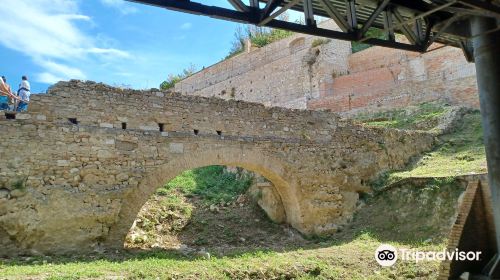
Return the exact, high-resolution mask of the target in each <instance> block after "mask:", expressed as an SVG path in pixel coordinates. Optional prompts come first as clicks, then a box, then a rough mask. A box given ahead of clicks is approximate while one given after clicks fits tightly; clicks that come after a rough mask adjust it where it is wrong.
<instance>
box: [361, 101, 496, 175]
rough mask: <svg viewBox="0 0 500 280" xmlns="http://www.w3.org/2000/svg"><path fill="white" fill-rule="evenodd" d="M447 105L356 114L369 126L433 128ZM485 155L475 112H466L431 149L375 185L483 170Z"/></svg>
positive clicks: (425, 105) (479, 125)
mask: <svg viewBox="0 0 500 280" xmlns="http://www.w3.org/2000/svg"><path fill="white" fill-rule="evenodd" d="M450 109H451V107H450V106H447V105H443V104H439V103H424V104H421V105H419V106H414V107H409V108H406V109H402V110H393V111H389V112H381V113H376V114H366V115H360V116H358V117H357V119H358V120H360V121H362V122H364V123H365V124H367V125H369V126H377V127H386V128H398V129H419V130H425V131H433V130H434V128H435V126H436V125H437V124H438V122H439V118H441V117H442V116H443V115H444V114H446V113H447V112H448V111H449V110H450ZM486 172H487V170H486V155H485V151H484V144H483V130H482V127H481V115H480V113H479V111H473V112H470V113H467V114H466V115H465V116H464V117H463V119H462V121H461V122H460V123H459V125H458V126H457V127H456V128H455V129H454V131H452V132H450V133H448V134H445V135H441V136H439V141H438V144H437V145H436V147H435V148H434V150H432V151H431V152H428V153H425V154H424V155H422V156H421V157H420V158H418V159H417V160H416V161H415V162H414V163H413V164H411V165H410V166H408V167H407V168H406V169H405V170H402V171H396V172H391V173H390V174H386V175H385V176H382V177H381V178H380V180H378V181H379V182H374V184H375V185H383V184H387V183H390V182H392V181H397V180H398V179H401V178H407V177H449V176H458V175H467V174H477V173H486Z"/></svg>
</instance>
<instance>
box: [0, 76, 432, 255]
mask: <svg viewBox="0 0 500 280" xmlns="http://www.w3.org/2000/svg"><path fill="white" fill-rule="evenodd" d="M13 117H14V116H13V115H12V114H10V113H5V115H2V116H1V117H0V158H1V159H2V160H1V161H0V248H1V250H0V254H2V255H12V254H24V253H28V254H29V253H31V254H33V253H37V252H42V253H67V252H84V251H91V250H95V249H100V248H101V249H102V248H121V247H122V246H123V241H124V238H125V236H126V234H127V232H128V230H129V229H130V227H131V225H132V223H133V221H134V219H135V217H136V215H137V213H138V212H139V210H140V208H141V207H142V205H144V203H145V202H146V201H147V200H148V198H149V197H150V196H151V194H152V193H153V192H154V191H155V190H156V189H157V188H158V187H160V186H162V185H163V184H165V183H166V182H168V181H169V180H171V179H173V178H174V177H175V176H177V175H178V174H180V173H181V172H182V171H185V170H189V169H193V168H197V167H202V166H207V165H228V166H238V167H242V168H245V169H248V170H250V171H253V172H256V173H258V174H260V175H262V176H264V177H265V178H266V179H268V180H269V181H270V182H271V183H272V184H273V186H274V187H275V189H276V193H277V194H276V195H279V199H281V201H282V203H283V208H284V212H285V213H284V215H285V216H286V218H285V221H286V222H287V223H289V224H291V225H292V226H293V227H295V228H297V229H298V230H300V231H301V232H303V233H306V234H312V233H318V234H321V233H325V232H332V231H335V230H336V228H337V227H338V225H342V224H345V223H348V222H349V220H350V219H351V218H352V214H353V212H354V209H355V208H356V202H357V200H358V193H360V192H365V191H368V190H369V188H368V182H369V181H370V180H371V179H373V178H374V177H375V176H376V175H377V174H379V173H380V172H383V171H385V170H389V169H396V168H401V167H402V166H403V165H404V164H405V163H407V162H408V160H409V159H410V158H411V157H412V156H414V155H417V154H419V153H421V152H422V151H424V150H428V149H430V148H431V146H432V144H433V141H434V136H433V135H431V134H427V133H424V132H415V131H413V132H412V131H401V130H387V129H381V128H368V127H364V126H362V125H360V124H357V123H354V122H352V121H349V120H342V119H340V118H339V117H338V116H337V115H336V114H333V113H330V112H324V111H306V110H290V109H283V108H266V107H264V106H263V105H261V104H254V103H247V102H242V101H225V100H222V99H219V98H204V97H195V96H185V95H180V94H173V93H167V92H160V91H154V90H152V91H132V90H121V89H117V88H112V87H108V86H105V85H102V84H95V83H91V82H87V83H83V82H79V81H72V82H61V83H58V84H56V85H55V86H54V87H53V88H51V89H50V90H49V93H48V94H46V95H34V96H33V97H32V101H31V103H30V108H29V111H28V112H26V113H18V114H17V115H15V119H13Z"/></svg>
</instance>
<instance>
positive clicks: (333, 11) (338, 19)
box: [319, 0, 352, 32]
mask: <svg viewBox="0 0 500 280" xmlns="http://www.w3.org/2000/svg"><path fill="white" fill-rule="evenodd" d="M319 2H320V4H321V5H322V6H323V8H324V9H325V12H326V13H327V14H328V15H329V16H330V17H331V18H332V19H333V20H334V21H335V23H336V24H337V25H338V26H339V28H340V29H341V30H342V31H344V32H348V31H352V29H351V27H350V26H349V24H348V23H347V21H346V20H345V17H344V16H343V15H342V14H341V13H340V12H339V11H338V10H337V8H335V6H334V5H333V4H332V3H331V2H330V1H329V0H319Z"/></svg>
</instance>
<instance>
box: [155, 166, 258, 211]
mask: <svg viewBox="0 0 500 280" xmlns="http://www.w3.org/2000/svg"><path fill="white" fill-rule="evenodd" d="M251 183H252V176H251V175H248V174H245V173H242V172H227V171H226V170H225V167H224V166H219V165H213V166H207V167H202V168H197V169H193V170H188V171H185V172H183V173H182V174H180V175H179V176H177V177H175V178H174V179H173V180H172V181H170V182H168V183H167V184H166V185H165V186H164V187H162V188H160V189H159V190H158V191H157V193H158V194H161V195H170V194H171V193H172V192H173V191H174V190H175V189H179V190H180V191H181V192H182V193H183V194H184V195H187V196H190V195H191V196H192V195H197V196H199V197H200V198H202V199H203V200H205V201H206V202H207V203H218V202H229V201H232V200H233V199H235V198H236V196H238V195H240V194H242V193H244V192H245V191H246V190H247V189H248V188H249V187H250V185H251Z"/></svg>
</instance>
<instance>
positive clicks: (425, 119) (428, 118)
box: [357, 103, 451, 129]
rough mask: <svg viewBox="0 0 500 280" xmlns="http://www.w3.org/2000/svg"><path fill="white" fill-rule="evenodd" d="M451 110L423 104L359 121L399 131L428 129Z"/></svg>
mask: <svg viewBox="0 0 500 280" xmlns="http://www.w3.org/2000/svg"><path fill="white" fill-rule="evenodd" d="M449 108H451V107H450V106H447V105H443V104H439V103H423V104H421V105H419V106H415V107H410V108H407V109H401V110H392V111H387V112H380V113H375V114H365V115H360V116H358V117H357V119H358V120H360V121H362V122H364V123H365V124H367V125H369V126H376V127H386V128H398V129H427V128H429V127H432V126H433V125H436V124H437V121H438V119H439V118H440V117H441V116H442V115H443V114H445V113H446V112H447V110H449Z"/></svg>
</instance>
